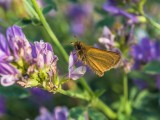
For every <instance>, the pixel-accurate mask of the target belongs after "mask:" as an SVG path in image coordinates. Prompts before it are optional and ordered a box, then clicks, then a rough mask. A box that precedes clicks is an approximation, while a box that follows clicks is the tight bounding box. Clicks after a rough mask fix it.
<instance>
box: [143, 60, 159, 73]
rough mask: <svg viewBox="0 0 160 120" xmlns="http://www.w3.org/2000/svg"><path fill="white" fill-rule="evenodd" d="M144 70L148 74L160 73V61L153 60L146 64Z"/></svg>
mask: <svg viewBox="0 0 160 120" xmlns="http://www.w3.org/2000/svg"><path fill="white" fill-rule="evenodd" d="M143 71H144V72H145V73H148V74H152V75H156V74H160V61H152V62H150V63H148V64H147V65H145V66H144V68H143Z"/></svg>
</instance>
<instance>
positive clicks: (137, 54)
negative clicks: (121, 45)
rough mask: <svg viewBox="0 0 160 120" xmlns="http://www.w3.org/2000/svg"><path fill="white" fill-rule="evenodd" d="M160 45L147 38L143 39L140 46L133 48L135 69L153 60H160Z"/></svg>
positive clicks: (132, 54)
mask: <svg viewBox="0 0 160 120" xmlns="http://www.w3.org/2000/svg"><path fill="white" fill-rule="evenodd" d="M159 51H160V43H159V42H158V41H153V40H151V39H149V38H147V37H145V38H143V39H142V40H141V41H140V43H139V44H136V45H133V46H132V48H131V56H132V57H133V58H134V61H135V65H134V68H135V69H139V68H140V67H141V65H143V64H146V63H148V62H150V61H153V60H160V53H159Z"/></svg>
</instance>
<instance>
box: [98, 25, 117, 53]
mask: <svg viewBox="0 0 160 120" xmlns="http://www.w3.org/2000/svg"><path fill="white" fill-rule="evenodd" d="M114 38H115V36H114V35H113V34H112V33H111V31H110V30H109V28H108V27H107V26H104V28H103V33H102V36H101V37H100V38H99V39H98V41H99V43H100V44H101V46H104V48H105V49H107V50H112V49H113V47H114V46H115V43H114ZM97 47H98V46H97Z"/></svg>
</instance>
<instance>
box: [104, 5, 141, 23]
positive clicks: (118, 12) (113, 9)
mask: <svg viewBox="0 0 160 120" xmlns="http://www.w3.org/2000/svg"><path fill="white" fill-rule="evenodd" d="M103 9H104V10H105V11H107V12H109V13H112V14H113V15H122V16H124V17H126V18H128V19H129V21H128V23H129V24H132V23H137V22H139V20H138V17H137V15H134V14H131V13H128V12H126V11H124V10H123V9H121V8H119V7H117V6H116V5H115V2H113V3H112V2H109V3H108V2H106V3H105V4H104V5H103Z"/></svg>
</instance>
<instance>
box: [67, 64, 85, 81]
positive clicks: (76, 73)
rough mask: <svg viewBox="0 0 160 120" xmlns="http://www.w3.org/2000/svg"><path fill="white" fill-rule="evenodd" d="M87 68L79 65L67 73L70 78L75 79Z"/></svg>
mask: <svg viewBox="0 0 160 120" xmlns="http://www.w3.org/2000/svg"><path fill="white" fill-rule="evenodd" d="M86 70H87V68H86V67H85V66H80V67H78V68H76V69H75V70H73V71H71V72H70V73H69V78H70V79H72V80H77V79H79V78H80V77H82V76H83V75H84V74H85V73H86Z"/></svg>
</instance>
